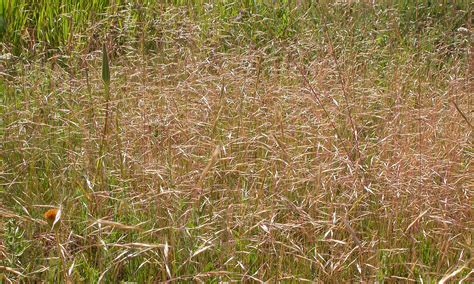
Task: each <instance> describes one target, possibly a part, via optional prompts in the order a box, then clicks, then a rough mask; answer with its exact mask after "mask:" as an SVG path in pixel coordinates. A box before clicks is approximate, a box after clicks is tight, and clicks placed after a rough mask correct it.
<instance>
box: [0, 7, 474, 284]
mask: <svg viewBox="0 0 474 284" xmlns="http://www.w3.org/2000/svg"><path fill="white" fill-rule="evenodd" d="M172 11H174V10H172ZM171 14H172V12H170V15H171ZM181 16H182V15H181ZM177 17H178V16H177ZM171 19H173V18H171ZM170 21H172V20H170ZM328 21H329V20H328ZM178 22H179V21H178ZM173 23H174V22H173ZM179 25H180V27H179V28H176V27H175V29H174V30H170V31H169V32H167V33H166V34H165V36H164V38H166V36H169V37H170V41H171V44H169V45H168V46H166V45H164V46H162V49H161V50H160V52H159V53H144V52H141V51H140V50H139V49H133V48H132V46H133V45H132V44H131V46H130V47H128V49H127V50H125V51H118V54H117V55H115V56H114V57H113V58H112V60H111V62H112V64H111V78H112V82H111V98H110V102H107V103H106V101H105V99H104V96H103V93H102V89H103V84H102V81H101V79H100V75H99V74H100V66H101V61H100V59H101V53H100V51H93V52H90V53H84V54H76V55H75V57H74V58H73V59H71V60H72V61H71V62H72V63H71V64H70V65H68V66H66V67H65V68H63V67H61V65H59V64H57V63H55V62H54V61H47V62H40V61H37V62H35V61H32V62H31V63H28V64H24V63H21V62H20V61H14V62H15V63H12V64H10V63H8V64H7V63H6V64H4V66H5V67H8V68H9V69H8V71H6V72H5V73H8V72H10V73H9V74H13V73H15V75H14V76H13V77H7V76H5V81H4V83H3V88H4V90H5V92H6V93H7V96H11V97H9V98H7V97H6V96H4V98H3V105H2V109H3V110H4V114H3V119H2V122H3V127H2V134H3V142H2V143H3V147H2V150H1V151H2V157H3V162H2V167H3V168H2V173H1V176H2V189H1V195H2V200H3V202H2V203H3V205H2V208H1V211H0V214H1V215H2V216H3V217H5V220H4V222H3V223H4V224H7V221H8V220H10V221H11V220H13V219H14V221H11V222H10V221H8V222H10V223H9V226H13V227H12V228H17V227H18V228H21V231H22V232H24V233H23V235H22V236H21V237H18V236H16V237H15V238H17V239H15V240H16V242H17V243H21V242H24V245H23V246H24V247H26V249H25V251H24V252H23V253H22V255H24V256H27V255H32V254H36V255H37V256H38V258H37V259H35V260H34V261H31V262H28V261H27V262H25V259H22V258H21V257H18V258H16V259H15V261H13V262H10V263H5V265H2V266H0V271H1V273H5V274H4V277H5V278H4V279H8V278H9V279H19V277H23V276H24V277H25V278H23V279H30V281H35V279H47V280H49V281H53V280H54V279H57V278H55V277H62V275H59V274H60V273H58V274H55V271H56V270H55V269H56V267H57V266H56V265H57V258H58V257H59V256H58V255H57V254H56V253H55V250H54V249H53V248H52V246H53V245H54V241H53V239H54V236H53V235H52V234H51V232H50V231H49V230H48V229H47V228H46V226H45V224H41V223H40V222H39V221H38V220H39V219H41V214H42V213H43V212H44V210H43V209H44V208H43V207H37V206H38V205H42V204H52V205H61V206H62V221H61V224H60V225H59V226H60V236H59V237H58V238H60V239H61V240H62V241H61V244H60V246H61V250H62V254H63V256H61V257H62V258H63V259H65V261H66V262H67V267H64V268H62V269H61V271H63V272H66V274H67V276H65V277H64V278H63V279H65V278H67V279H75V281H79V279H83V280H85V279H89V280H93V281H97V280H99V281H100V280H102V281H106V282H109V281H118V280H124V281H127V280H129V281H138V282H146V281H158V282H159V281H183V282H185V281H191V280H193V281H206V282H207V281H229V280H238V281H247V282H263V281H269V282H279V281H320V282H333V283H336V282H340V281H344V282H346V281H361V282H374V281H395V282H398V281H402V282H415V281H422V280H421V279H424V280H425V281H426V280H428V281H433V280H440V279H441V278H443V277H445V278H446V279H457V280H460V279H464V280H465V281H471V280H472V270H471V269H472V240H471V237H472V235H471V233H472V227H473V225H474V224H473V217H472V193H473V191H472V189H473V186H474V183H473V178H472V176H473V175H472V165H471V159H472V155H473V143H472V141H473V139H472V138H473V137H472V126H471V125H469V123H468V122H469V121H470V123H471V124H472V121H473V120H472V91H473V85H472V71H469V68H468V66H473V64H474V62H473V61H472V58H473V57H472V55H471V57H470V58H469V57H468V55H466V53H467V52H468V50H467V49H468V48H466V47H465V46H464V47H463V45H461V44H459V45H458V46H456V48H459V50H457V51H456V52H454V53H455V54H454V53H453V54H452V55H446V54H443V53H442V51H439V53H437V52H434V53H433V52H430V51H426V50H424V49H423V48H422V47H419V49H418V50H417V49H413V50H410V49H403V48H402V47H401V44H400V46H396V45H395V46H392V47H386V48H381V47H380V46H378V45H377V44H376V41H371V38H370V37H367V38H363V39H362V40H361V41H360V42H359V41H358V38H357V37H356V36H354V37H351V36H350V33H349V35H348V36H347V37H346V39H345V40H342V41H341V38H340V37H341V36H342V35H344V31H341V33H340V34H334V33H332V32H331V31H329V32H327V33H321V34H319V35H318V34H317V33H314V30H312V29H311V28H310V27H308V28H307V29H305V30H303V31H301V32H300V33H299V34H298V35H297V36H296V37H295V38H294V39H293V40H292V41H285V40H282V41H278V40H275V41H271V42H268V44H267V45H265V46H262V47H252V46H250V45H249V46H245V47H243V46H233V47H232V48H230V49H228V50H226V51H225V52H223V51H220V50H219V48H216V47H215V43H214V42H213V40H215V38H208V39H203V38H200V37H199V36H198V35H197V34H198V31H199V30H200V26H199V25H197V24H195V23H193V22H192V20H191V19H187V18H186V17H184V18H183V19H182V22H179ZM216 29H217V28H216ZM349 32H350V30H349ZM368 33H369V31H367V34H368ZM363 34H364V33H363ZM147 40H149V41H152V40H151V39H147ZM351 40H352V41H353V42H351V43H345V42H346V41H351ZM329 42H330V43H329ZM393 45H394V44H393ZM331 46H332V48H331ZM463 48H464V49H463ZM112 49H113V48H112V46H109V50H112ZM387 49H390V51H387ZM440 50H442V49H440ZM387 54H391V55H390V56H388V55H387ZM380 57H383V60H385V62H384V67H383V68H382V69H380V68H377V67H374V66H375V65H377V64H379V61H378V60H380ZM13 60H15V59H13ZM437 61H441V62H445V63H444V64H440V65H439V66H441V67H434V66H433V65H432V62H437ZM12 62H13V61H12ZM75 63H77V64H79V63H80V64H81V65H80V66H82V67H81V68H79V69H77V70H76V69H75V68H72V67H71V66H74V64H75ZM85 66H87V69H85ZM71 69H74V70H75V71H73V72H72V71H71ZM86 70H87V71H86ZM85 72H87V76H86V75H85V74H86V73H85ZM108 103H109V104H110V105H109V107H110V113H109V118H108V122H109V125H108V131H107V133H106V137H105V139H106V140H107V143H106V146H105V148H104V151H103V153H104V154H103V157H99V153H100V152H101V151H100V150H99V148H100V145H102V143H101V139H102V135H103V129H104V117H105V113H106V112H105V106H106V104H108ZM98 163H102V165H100V166H99V165H98ZM35 206H36V207H35ZM4 231H5V232H8V233H5V236H7V235H8V236H9V237H12V236H13V235H14V234H13V233H12V232H11V229H7V227H6V226H5V230H4ZM12 238H13V237H12ZM9 250H11V246H10V247H9ZM3 251H5V249H4V247H3V246H2V247H0V252H2V253H1V254H0V255H5V254H8V253H11V251H8V249H7V250H6V251H7V252H6V253H4V252H3ZM61 257H60V258H61ZM55 259H56V262H55ZM48 271H49V274H48ZM61 273H62V272H61ZM25 275H26V276H25Z"/></svg>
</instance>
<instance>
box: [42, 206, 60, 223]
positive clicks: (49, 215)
mask: <svg viewBox="0 0 474 284" xmlns="http://www.w3.org/2000/svg"><path fill="white" fill-rule="evenodd" d="M58 213H60V212H59V209H57V208H53V209H49V210H48V211H46V212H45V213H44V218H45V219H46V221H48V223H50V224H52V223H53V222H54V221H55V220H56V217H57V216H58Z"/></svg>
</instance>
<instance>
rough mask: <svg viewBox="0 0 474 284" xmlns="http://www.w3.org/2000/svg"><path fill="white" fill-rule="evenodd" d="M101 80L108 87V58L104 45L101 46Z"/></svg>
mask: <svg viewBox="0 0 474 284" xmlns="http://www.w3.org/2000/svg"><path fill="white" fill-rule="evenodd" d="M102 80H104V83H105V84H106V85H110V71H109V57H108V56H107V48H106V47H105V43H104V45H103V46H102Z"/></svg>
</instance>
